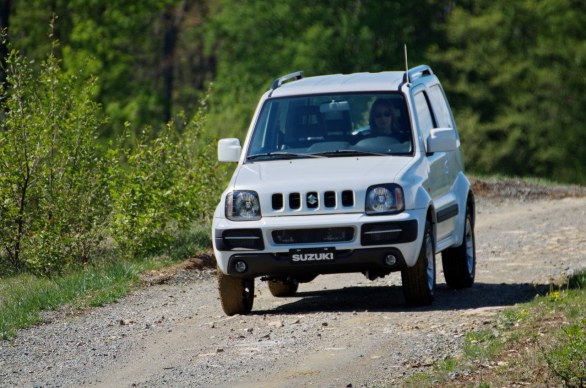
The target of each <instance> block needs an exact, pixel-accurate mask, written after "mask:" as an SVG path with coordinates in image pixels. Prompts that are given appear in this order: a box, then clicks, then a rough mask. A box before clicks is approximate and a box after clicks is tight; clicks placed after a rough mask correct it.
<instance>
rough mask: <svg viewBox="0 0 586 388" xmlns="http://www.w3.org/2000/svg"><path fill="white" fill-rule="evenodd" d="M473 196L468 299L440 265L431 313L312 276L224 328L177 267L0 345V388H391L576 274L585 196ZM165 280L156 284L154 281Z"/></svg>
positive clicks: (213, 296) (196, 274)
mask: <svg viewBox="0 0 586 388" xmlns="http://www.w3.org/2000/svg"><path fill="white" fill-rule="evenodd" d="M490 187H492V186H483V185H480V186H478V185H477V188H478V191H480V193H479V194H480V195H478V198H477V206H478V208H477V225H476V240H477V241H476V243H477V256H478V268H477V276H476V283H475V285H474V287H473V288H471V289H467V290H463V291H452V290H449V289H448V288H447V287H446V285H445V284H444V283H443V273H442V272H441V260H440V257H439V255H438V257H437V264H438V281H439V284H438V289H437V293H436V301H435V302H434V304H433V305H432V306H430V307H426V308H409V307H407V306H406V305H405V303H404V300H403V295H402V291H401V288H400V284H401V280H400V275H399V274H392V275H391V276H387V277H386V278H384V279H378V280H376V281H373V282H371V281H368V280H367V279H366V278H364V277H363V276H362V275H356V274H352V275H329V276H320V277H318V278H317V279H316V280H315V281H313V282H311V283H308V284H302V285H301V286H300V292H299V294H298V296H296V297H291V298H275V297H273V296H271V294H270V292H269V290H268V287H267V285H266V284H264V283H262V282H260V281H258V282H257V284H256V288H257V290H256V299H255V304H254V308H253V312H252V314H251V315H248V316H234V317H226V316H225V315H224V314H223V313H222V310H221V307H220V302H219V300H218V295H217V290H216V281H215V274H214V271H213V270H212V269H210V268H204V269H198V270H194V269H189V268H187V269H182V268H183V267H182V268H180V269H178V270H177V271H176V273H175V274H174V275H173V276H164V277H162V278H160V279H159V282H160V281H162V280H164V282H163V283H162V284H156V285H152V286H149V287H144V288H141V289H139V290H136V291H135V292H133V293H132V294H131V295H129V296H127V297H125V298H123V299H121V300H120V301H119V302H118V303H115V304H112V305H109V306H106V307H103V308H98V309H94V310H91V311H86V312H71V311H68V310H66V309H64V310H63V311H59V312H56V313H47V314H46V318H47V321H48V322H47V323H46V324H43V325H38V326H36V327H32V328H30V329H26V330H22V331H20V332H19V333H18V336H17V337H16V338H15V339H13V340H12V341H4V342H0V386H24V387H27V386H30V387H32V386H35V387H41V386H42V387H58V386H64V387H66V386H97V387H112V386H116V387H131V386H132V387H147V386H148V387H153V386H168V385H170V386H190V387H199V386H201V387H221V386H226V387H228V386H229V387H263V386H266V387H299V386H317V387H350V386H351V387H363V386H368V387H370V386H375V385H378V386H381V385H382V386H385V385H393V384H399V385H400V383H401V381H402V380H403V379H404V378H405V376H407V375H410V374H412V373H414V372H417V371H422V370H425V368H429V367H430V366H431V365H432V364H433V363H434V362H436V361H438V360H442V359H444V358H445V357H446V356H448V355H456V354H458V352H460V351H461V350H460V349H461V347H462V343H463V338H464V335H465V334H466V332H468V331H470V330H476V329H483V328H490V327H491V326H492V325H494V324H495V317H496V313H497V312H498V311H500V310H502V309H503V308H505V307H508V306H512V305H515V304H516V303H520V302H525V301H528V300H530V299H531V298H533V297H534V296H535V294H536V293H538V292H544V291H545V290H547V289H548V284H550V283H551V282H552V281H555V280H556V279H560V278H561V277H563V276H566V275H568V274H571V273H572V272H574V271H576V270H579V269H583V268H586V233H585V231H586V197H585V196H584V193H583V190H582V191H580V190H581V189H580V190H579V192H577V193H574V192H568V191H563V192H562V193H561V194H559V195H557V194H555V192H551V191H550V192H547V193H545V194H540V193H537V194H536V190H535V189H531V187H529V188H527V190H526V191H523V190H517V191H515V192H511V193H508V194H507V195H506V196H504V197H503V196H499V195H492V194H494V192H492V194H491V190H490ZM161 279H162V280H161Z"/></svg>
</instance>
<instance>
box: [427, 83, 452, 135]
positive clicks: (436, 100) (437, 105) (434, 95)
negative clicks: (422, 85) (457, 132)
mask: <svg viewBox="0 0 586 388" xmlns="http://www.w3.org/2000/svg"><path fill="white" fill-rule="evenodd" d="M429 92H430V97H431V104H432V105H433V109H434V111H435V113H436V116H437V121H438V124H439V126H440V127H443V128H454V123H453V121H452V116H451V115H450V107H449V105H448V102H447V101H446V97H445V95H444V93H443V91H442V89H441V87H440V86H439V85H433V86H432V87H430V88H429Z"/></svg>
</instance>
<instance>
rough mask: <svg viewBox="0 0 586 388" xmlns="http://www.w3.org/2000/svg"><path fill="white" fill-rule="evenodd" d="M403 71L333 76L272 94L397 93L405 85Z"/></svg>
mask: <svg viewBox="0 0 586 388" xmlns="http://www.w3.org/2000/svg"><path fill="white" fill-rule="evenodd" d="M404 74H405V72H403V71H385V72H381V73H354V74H332V75H322V76H317V77H308V78H302V79H300V80H297V81H291V82H286V83H284V84H282V85H281V86H280V87H278V88H276V89H274V90H273V92H272V97H283V96H292V95H307V94H322V93H348V92H365V91H389V90H393V91H397V90H399V85H400V84H401V83H403V76H404Z"/></svg>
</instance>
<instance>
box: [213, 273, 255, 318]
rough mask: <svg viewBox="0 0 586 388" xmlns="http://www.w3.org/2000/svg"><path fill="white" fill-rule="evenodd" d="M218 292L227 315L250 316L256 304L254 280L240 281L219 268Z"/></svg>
mask: <svg viewBox="0 0 586 388" xmlns="http://www.w3.org/2000/svg"><path fill="white" fill-rule="evenodd" d="M217 271H218V290H219V291H220V301H221V303H222V309H223V310H224V312H225V313H226V315H236V314H242V315H245V314H249V313H250V311H251V310H252V304H253V302H254V279H240V278H235V277H233V276H230V275H226V274H224V273H223V272H222V271H221V270H220V269H219V268H218V270H217Z"/></svg>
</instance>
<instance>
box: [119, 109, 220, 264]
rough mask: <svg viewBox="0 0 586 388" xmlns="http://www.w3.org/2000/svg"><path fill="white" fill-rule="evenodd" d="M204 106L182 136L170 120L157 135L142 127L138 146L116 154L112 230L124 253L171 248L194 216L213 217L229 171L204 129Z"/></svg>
mask: <svg viewBox="0 0 586 388" xmlns="http://www.w3.org/2000/svg"><path fill="white" fill-rule="evenodd" d="M204 109H205V105H202V107H201V109H200V111H198V112H197V113H196V115H195V116H194V118H193V119H192V120H190V121H189V122H183V123H182V125H181V127H182V128H181V131H180V132H181V134H180V135H179V129H178V128H177V125H176V124H175V123H174V122H170V123H169V124H168V125H167V126H166V127H165V129H164V130H163V131H161V132H159V133H158V135H157V136H156V137H154V138H151V135H150V134H149V133H148V131H143V132H142V134H141V136H140V137H139V139H138V144H137V145H136V146H135V147H132V148H119V149H118V150H117V152H114V153H113V156H114V158H113V160H112V166H115V167H113V169H112V174H111V176H110V178H109V181H110V190H111V193H112V199H113V205H112V206H113V212H112V223H111V234H112V236H113V238H114V239H115V241H116V242H117V243H118V245H119V248H120V250H121V252H123V253H124V254H125V255H128V256H129V257H134V256H137V255H145V254H152V253H157V252H160V251H161V250H162V249H168V248H169V246H170V243H171V242H172V240H173V239H174V238H175V236H177V234H178V233H179V231H181V230H184V229H186V228H188V227H189V225H190V224H191V223H192V222H193V221H194V220H197V221H200V222H204V223H207V222H209V221H210V220H211V215H212V213H213V210H214V207H215V205H216V203H217V200H218V197H219V194H220V192H221V188H222V185H223V182H224V180H225V173H224V172H223V170H222V169H221V168H220V166H219V164H218V162H217V158H216V156H215V144H216V141H214V140H211V139H206V138H204V137H203V134H202V125H203V123H204ZM128 128H129V127H127V134H128V135H127V136H129V135H130V134H129V133H128ZM122 143H123V144H124V142H122Z"/></svg>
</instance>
